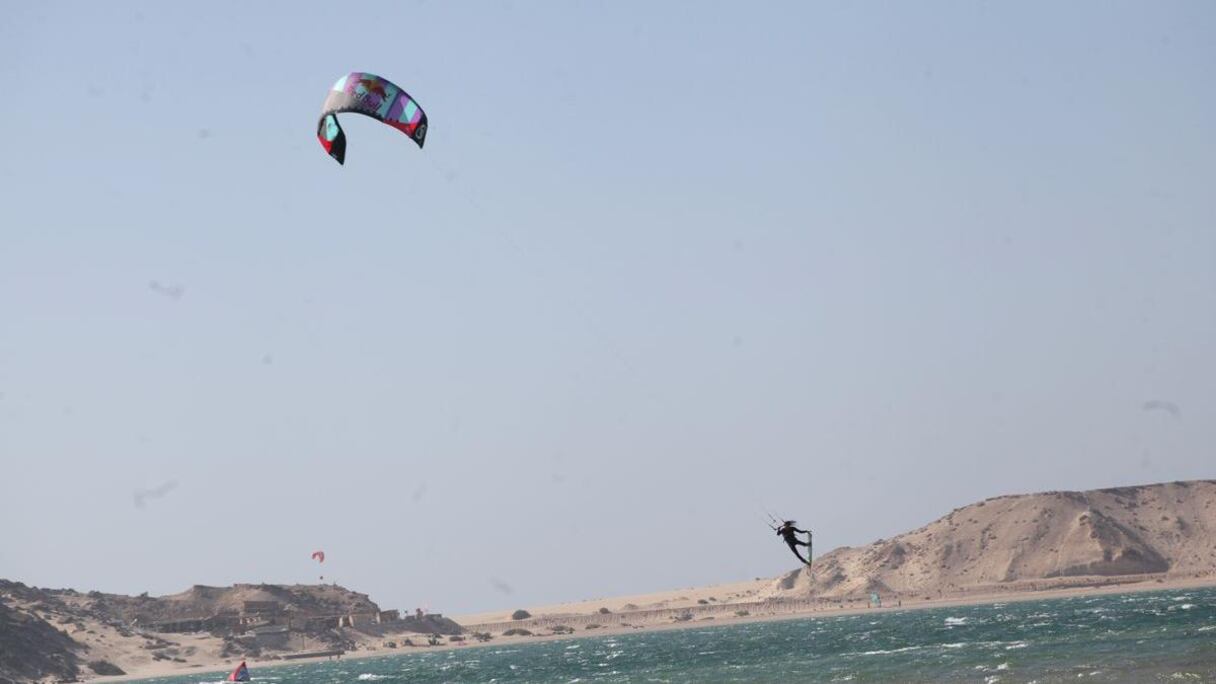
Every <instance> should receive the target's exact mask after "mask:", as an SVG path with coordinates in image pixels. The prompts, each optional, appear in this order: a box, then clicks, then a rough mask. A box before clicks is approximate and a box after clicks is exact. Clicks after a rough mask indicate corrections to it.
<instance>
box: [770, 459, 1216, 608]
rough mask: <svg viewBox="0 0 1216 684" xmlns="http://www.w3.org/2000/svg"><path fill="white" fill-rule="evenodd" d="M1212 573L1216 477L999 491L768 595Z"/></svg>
mask: <svg viewBox="0 0 1216 684" xmlns="http://www.w3.org/2000/svg"><path fill="white" fill-rule="evenodd" d="M1211 576H1216V481H1214V480H1197V481H1191V482H1172V483H1167V484H1153V485H1142V486H1137V487H1117V488H1113V489H1098V490H1092V491H1086V492H1046V493H1042V494H1026V495H1018V496H999V497H996V498H992V499H987V500H985V501H981V502H979V503H976V504H972V505H970V506H965V507H963V508H959V509H955V510H954V511H952V512H950V513H949V514H948V515H946V516H945V517H942V518H939V519H937V520H935V521H933V522H931V523H929V524H928V525H925V526H924V527H921V528H919V529H916V530H912V531H911V532H907V533H904V534H901V535H899V536H897V537H893V538H891V539H880V540H878V541H876V542H874V543H873V544H870V545H869V546H863V547H842V548H839V549H835V550H833V551H831V552H829V553H826V554H824V555H822V556H820V557H819V558H817V559H816V560H815V563H814V567H813V569H812V570H811V571H809V572H808V571H807V569H805V568H803V569H800V570H796V571H792V572H790V573H788V574H786V575H785V576H783V577H780V578H778V579H777V580H776V581H775V582H774V583H773V585H772V586H771V587H770V590H769V591H768V592H766V594H767V595H768V596H772V597H809V596H814V597H830V598H837V597H851V596H859V595H865V594H868V593H869V592H878V593H879V594H881V595H885V596H888V597H891V596H900V595H903V596H922V597H929V596H932V597H943V596H957V595H966V594H968V593H981V592H990V591H993V590H1019V589H1023V590H1039V589H1050V588H1055V587H1061V586H1069V585H1078V584H1094V585H1097V584H1104V583H1110V582H1113V581H1122V580H1128V581H1131V580H1142V579H1145V578H1149V577H1156V578H1159V579H1166V578H1191V577H1211Z"/></svg>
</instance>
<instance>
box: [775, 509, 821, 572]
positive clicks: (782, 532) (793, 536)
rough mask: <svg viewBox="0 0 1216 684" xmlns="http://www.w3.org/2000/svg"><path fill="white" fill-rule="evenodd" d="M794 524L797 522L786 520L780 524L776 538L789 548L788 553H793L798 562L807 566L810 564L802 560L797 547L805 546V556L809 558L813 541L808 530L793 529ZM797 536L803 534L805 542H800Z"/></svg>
mask: <svg viewBox="0 0 1216 684" xmlns="http://www.w3.org/2000/svg"><path fill="white" fill-rule="evenodd" d="M796 524H797V521H794V520H786V521H785V522H783V523H781V526H780V527H778V528H777V536H778V537H781V538H782V539H784V540H785V543H786V544H788V545H789V547H790V551H793V552H794V555H795V556H797V557H798V560H800V561H802V563H803V565H807V566H809V565H810V564H811V561H810V559H808V558H803V557H802V554H801V553H799V552H798V547H799V546H805V547H806V548H807V555H808V556H809V555H810V550H811V539H813V536H812V535H811V531H810V530H800V529H798V528H797V527H795V525H796ZM799 534H805V535H806V538H807V541H802V540H801V539H799V538H798V535H799Z"/></svg>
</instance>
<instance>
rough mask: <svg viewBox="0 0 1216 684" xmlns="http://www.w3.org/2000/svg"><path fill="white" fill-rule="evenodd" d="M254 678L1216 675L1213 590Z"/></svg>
mask: <svg viewBox="0 0 1216 684" xmlns="http://www.w3.org/2000/svg"><path fill="white" fill-rule="evenodd" d="M705 624H706V625H711V624H713V623H708V622H707V623H705ZM253 677H254V681H255V682H257V681H261V682H267V683H268V684H295V683H305V682H307V683H309V684H314V683H315V684H359V683H361V682H380V683H381V684H394V683H398V682H400V683H402V684H405V683H406V682H409V683H411V684H415V683H436V684H438V683H441V682H501V683H504V684H505V683H507V682H562V683H563V684H565V683H568V682H697V683H701V682H985V683H987V684H995V683H996V682H1040V683H1044V684H1045V683H1046V682H1082V683H1085V684H1088V683H1090V682H1216V588H1213V589H1195V590H1185V591H1182V590H1177V591H1159V592H1146V593H1133V594H1117V595H1106V596H1097V597H1076V598H1066V599H1053V600H1045V601H1026V602H1010V603H1005V604H1000V603H998V604H994V605H987V606H970V607H957V608H935V609H931V610H904V611H900V610H892V609H882V610H873V611H867V612H865V613H862V614H858V615H847V616H839V617H824V618H811V619H797V620H787V621H781V622H755V623H748V624H736V625H731V624H729V623H727V624H722V625H719V626H712V627H711V626H707V627H704V628H697V627H694V628H690V629H685V630H679V631H646V630H638V631H635V632H631V633H628V634H623V635H618V636H601V637H590V638H579V639H569V640H564V641H546V642H538V643H531V644H509V645H508V644H504V645H501V646H497V645H494V643H493V642H490V644H488V645H486V646H484V647H478V648H473V647H470V648H463V649H458V650H453V651H432V652H427V651H425V650H424V649H416V650H411V651H410V652H408V653H403V654H400V655H391V656H386V657H383V658H371V659H362V660H349V659H348V660H342V661H331V662H324V663H315V664H297V665H286V666H282V667H274V668H257V669H255V670H254V672H253ZM216 679H221V677H217V676H215V675H200V674H195V675H192V676H184V677H172V678H161V679H155V680H145V681H152V682H157V683H158V684H160V683H163V684H197V683H198V682H212V681H215V680H216Z"/></svg>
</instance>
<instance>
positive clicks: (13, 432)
mask: <svg viewBox="0 0 1216 684" xmlns="http://www.w3.org/2000/svg"><path fill="white" fill-rule="evenodd" d="M3 5H4V7H3V15H4V17H5V19H4V21H3V22H0V77H3V80H4V82H5V83H6V84H7V89H8V91H7V92H8V95H7V97H6V98H5V105H4V107H3V108H2V109H0V130H3V132H4V150H3V154H2V155H0V199H2V200H3V205H4V211H3V214H2V215H0V216H2V218H0V222H2V224H0V473H2V475H0V577H7V578H13V579H18V580H22V581H25V582H28V583H33V584H37V585H40V586H52V587H57V586H71V587H76V588H79V589H92V588H96V589H101V590H106V591H117V592H141V591H145V590H146V591H151V592H152V593H154V594H156V593H169V592H176V591H180V590H183V589H185V588H187V587H189V586H190V585H191V584H195V583H201V584H228V583H232V582H257V581H266V582H307V581H315V580H316V579H317V576H318V575H319V574H320V573H319V570H318V568H317V567H315V565H316V564H315V563H314V562H313V561H311V560H309V554H310V553H311V552H312V551H313V550H314V549H318V548H321V549H324V550H325V551H326V552H327V553H328V560H327V562H326V564H325V568H324V573H325V575H326V578H327V579H331V578H332V579H333V580H335V581H338V582H340V583H342V584H344V585H346V586H349V587H352V588H356V589H358V590H360V591H366V592H369V593H370V594H371V595H372V598H373V599H375V600H377V601H379V602H380V603H381V604H382V605H384V606H386V607H401V608H412V607H414V606H418V605H426V606H429V607H430V608H431V609H432V610H437V611H444V612H448V613H457V612H462V611H471V610H476V609H492V608H512V607H518V606H526V605H535V604H538V603H543V602H552V601H559V600H567V599H580V598H592V597H597V596H608V595H613V594H621V593H629V592H640V591H647V590H660V589H668V588H677V587H682V586H691V585H697V584H705V583H711V582H719V581H729V580H738V579H749V578H752V577H756V576H771V575H775V574H777V573H779V572H782V571H785V570H787V569H790V568H791V567H793V563H792V562H791V561H792V557H791V556H790V554H789V552H788V550H786V549H785V548H784V546H783V545H781V544H780V542H779V541H778V540H777V539H776V538H774V537H773V535H772V533H771V532H770V531H769V530H768V529H766V528H765V526H764V523H765V521H764V517H763V515H764V509H766V508H767V509H769V510H771V511H773V512H774V513H776V514H778V515H782V516H788V517H793V518H796V519H797V520H798V521H799V522H801V523H804V524H806V525H809V526H811V527H813V528H814V530H815V531H816V533H817V535H816V550H817V551H819V552H822V551H827V550H828V549H830V548H833V547H835V546H838V545H842V544H864V543H868V542H870V541H872V540H874V539H875V538H878V537H884V536H888V535H891V534H894V533H897V532H900V531H903V530H906V529H909V528H913V527H917V526H919V525H921V524H924V523H925V522H928V521H929V520H931V519H933V518H936V517H937V516H939V515H941V514H944V513H946V512H947V511H949V510H950V509H951V508H953V507H955V506H959V505H963V504H966V503H969V502H972V501H974V500H977V499H981V498H984V497H987V496H992V495H997V494H1004V493H1013V492H1025V491H1035V490H1043V489H1061V488H1070V489H1080V488H1093V487H1103V486H1110V485H1120V484H1132V483H1141V482H1152V481H1162V480H1174V479H1187V478H1211V477H1216V453H1214V452H1216V449H1214V447H1216V397H1214V390H1216V191H1214V188H1216V88H1214V87H1213V84H1216V41H1214V40H1213V36H1214V35H1216V5H1214V4H1213V3H1210V2H1203V1H1196V2H1192V3H1180V2H1137V3H1118V2H1092V3H1085V2H1070V3H1058V2H1041V3H1033V2H1007V3H978V2H957V3H944V2H943V3H933V2H922V3H851V2H839V3H816V4H811V3H800V2H795V3H789V4H757V5H749V6H743V5H740V4H739V3H720V4H708V3H686V4H677V3H653V2H633V3H625V2H580V3H567V2H543V3H542V2H497V3H462V4H457V3H444V2H420V3H415V4H405V3H399V2H385V3H382V4H356V3H316V4H306V3H302V2H283V3H277V4H272V3H256V4H251V3H227V2H208V3H203V4H198V3H174V4H172V5H170V4H168V3H154V2H149V3H144V4H135V3H120V2H106V3H87V2H80V3H73V4H64V3H50V2H47V3H42V2H38V3H29V2H21V3H15V2H4V3H3ZM351 70H366V71H371V72H374V73H379V74H381V75H383V76H385V77H387V78H390V79H392V80H394V81H395V82H397V83H399V84H401V85H402V86H403V87H404V88H405V89H406V90H408V91H409V92H410V93H411V94H412V95H413V96H414V97H415V98H416V99H417V100H418V101H419V102H420V103H421V104H422V106H423V107H424V108H425V109H426V110H427V113H428V114H429V116H430V122H431V126H430V130H429V136H428V138H427V144H426V148H425V149H424V150H419V149H418V148H417V147H416V146H414V145H413V144H412V143H411V142H410V141H409V140H408V139H407V138H406V137H405V136H403V135H402V134H400V133H398V132H396V131H394V130H392V129H391V128H388V127H386V126H383V125H380V124H377V123H375V122H373V121H371V120H370V119H365V118H361V117H355V116H346V117H344V118H343V119H342V121H343V125H344V127H345V128H346V130H347V134H348V139H349V148H348V151H347V165H346V166H345V167H342V166H339V165H338V164H336V163H335V162H334V161H333V160H331V159H330V158H329V157H328V156H326V155H325V153H324V151H323V150H322V149H321V147H320V146H319V145H318V144H317V141H316V139H315V137H314V133H315V127H316V117H317V112H318V110H319V108H320V105H321V102H322V101H323V100H324V98H325V94H326V91H327V90H328V88H329V87H330V85H331V84H333V82H334V81H335V80H336V79H337V78H338V77H339V76H341V75H342V74H344V73H346V72H348V71H351ZM1155 400H1156V401H1167V402H1172V403H1173V404H1174V405H1176V406H1177V407H1178V413H1177V415H1174V414H1172V413H1171V412H1170V411H1167V410H1159V409H1158V410H1152V409H1151V408H1150V409H1149V410H1146V409H1145V406H1144V405H1145V402H1150V401H1155ZM174 484H175V485H176V486H174ZM137 493H140V495H141V497H142V499H141V502H142V504H143V505H142V507H140V506H137V505H136V494H137ZM508 589H510V593H508V591H507V590H508Z"/></svg>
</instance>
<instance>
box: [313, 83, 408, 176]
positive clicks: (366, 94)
mask: <svg viewBox="0 0 1216 684" xmlns="http://www.w3.org/2000/svg"><path fill="white" fill-rule="evenodd" d="M340 112H355V113H357V114H363V115H365V116H370V117H372V118H373V119H376V120H378V121H383V122H384V123H386V124H388V125H390V126H392V127H393V128H396V129H397V130H399V131H401V132H402V133H405V134H406V135H408V136H410V138H411V139H412V140H413V141H414V142H416V143H418V147H422V144H423V143H424V142H426V112H424V111H422V108H421V107H419V106H418V103H417V102H415V101H414V99H413V98H411V97H410V96H409V94H408V93H406V92H405V91H404V90H402V89H401V88H399V87H397V86H396V85H394V84H393V83H392V82H390V81H388V80H387V79H383V78H380V77H379V76H376V75H374V74H366V73H363V72H359V71H352V72H351V73H349V74H347V75H346V76H343V77H342V78H340V79H338V82H337V83H335V84H334V87H333V88H331V89H330V91H329V96H328V97H326V98H325V104H324V105H322V107H321V120H320V121H318V122H317V140H320V141H321V147H324V148H325V151H326V152H328V153H329V156H331V157H333V158H334V159H337V160H338V163H339V164H342V163H345V160H346V134H345V133H343V132H342V127H341V126H339V125H338V117H337V116H336V114H338V113H340Z"/></svg>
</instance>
